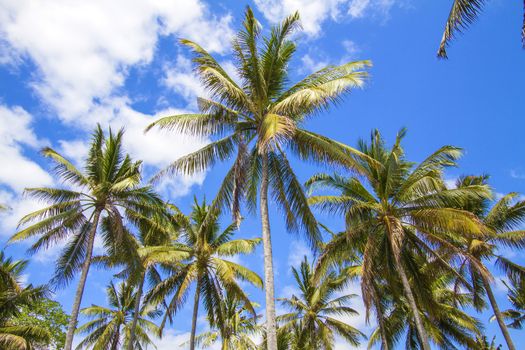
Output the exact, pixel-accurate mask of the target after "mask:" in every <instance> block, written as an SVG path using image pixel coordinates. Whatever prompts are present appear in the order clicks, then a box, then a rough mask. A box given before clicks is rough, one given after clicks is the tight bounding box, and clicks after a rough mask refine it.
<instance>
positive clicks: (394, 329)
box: [369, 252, 482, 349]
mask: <svg viewBox="0 0 525 350" xmlns="http://www.w3.org/2000/svg"><path fill="white" fill-rule="evenodd" d="M414 253H415V252H411V254H414ZM414 260H415V261H420V262H421V264H420V265H419V266H420V271H421V273H422V275H423V276H424V279H425V280H424V281H423V280H419V281H418V282H419V283H421V282H423V283H427V284H428V285H429V288H428V289H429V290H430V291H431V294H430V295H426V296H425V298H420V305H419V307H420V308H421V310H423V311H424V312H422V317H423V324H424V326H425V329H426V331H427V334H428V335H429V337H430V338H431V339H432V341H433V342H434V343H435V344H436V345H437V346H438V348H439V349H457V348H458V345H460V346H461V348H465V349H477V347H476V337H477V336H478V334H480V333H481V331H480V330H481V329H482V328H481V327H482V325H481V323H480V322H479V321H478V320H477V319H476V318H474V317H472V316H470V315H468V314H467V313H466V312H465V311H463V310H462V309H463V308H466V307H470V306H472V302H473V295H472V293H470V292H462V291H459V292H458V291H456V290H454V289H453V288H451V287H450V286H451V284H452V282H453V280H454V277H455V275H454V274H452V273H450V272H447V271H443V268H441V267H440V266H437V265H438V264H436V263H435V262H433V263H425V262H424V261H425V257H424V256H416V257H414ZM379 285H380V288H379V291H378V294H379V299H380V303H381V307H382V312H383V320H382V323H383V328H384V329H383V330H382V329H381V328H380V327H377V328H376V329H375V330H374V332H373V333H372V334H371V336H370V339H369V348H371V347H372V346H373V345H375V344H377V343H379V342H381V343H382V344H385V343H386V346H384V345H383V347H382V349H384V348H386V349H394V348H395V346H396V344H398V343H399V342H400V340H402V337H403V335H405V338H406V340H405V348H406V349H420V348H421V341H420V339H419V337H418V332H417V329H416V327H415V323H414V321H413V319H412V318H411V317H410V307H409V306H408V305H407V303H406V299H405V298H401V299H400V298H397V297H396V293H394V292H392V291H391V290H390V286H389V285H387V284H379ZM412 288H414V289H417V288H418V287H417V286H414V285H413V286H412ZM383 337H384V338H385V339H383Z"/></svg>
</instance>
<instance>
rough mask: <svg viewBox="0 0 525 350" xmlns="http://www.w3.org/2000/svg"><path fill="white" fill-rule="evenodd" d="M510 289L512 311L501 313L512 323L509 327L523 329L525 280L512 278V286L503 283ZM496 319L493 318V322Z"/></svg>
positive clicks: (509, 296)
mask: <svg viewBox="0 0 525 350" xmlns="http://www.w3.org/2000/svg"><path fill="white" fill-rule="evenodd" d="M503 283H504V284H505V286H507V288H508V298H509V301H510V302H511V304H512V308H511V309H507V310H505V311H502V312H501V315H502V316H503V318H504V319H506V320H508V321H510V323H508V324H507V326H508V327H510V328H514V329H522V328H523V324H524V323H525V279H523V278H518V277H517V276H510V284H509V283H507V282H505V281H503ZM493 319H495V317H494V316H493V317H492V318H491V321H492V320H493Z"/></svg>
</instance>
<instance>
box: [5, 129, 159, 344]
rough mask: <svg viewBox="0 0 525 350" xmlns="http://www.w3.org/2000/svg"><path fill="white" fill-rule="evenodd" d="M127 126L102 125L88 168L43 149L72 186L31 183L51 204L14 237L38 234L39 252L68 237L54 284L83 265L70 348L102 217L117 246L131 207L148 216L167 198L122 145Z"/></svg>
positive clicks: (62, 282) (38, 196) (111, 242)
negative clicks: (144, 176) (145, 181)
mask: <svg viewBox="0 0 525 350" xmlns="http://www.w3.org/2000/svg"><path fill="white" fill-rule="evenodd" d="M123 134H124V133H123V131H122V130H121V131H119V132H118V133H116V134H115V133H113V132H111V130H110V132H109V136H108V137H106V136H105V135H104V132H103V131H102V129H101V128H100V126H98V127H97V129H96V130H95V132H94V133H93V138H92V142H91V147H90V150H89V153H88V156H87V159H86V160H85V165H84V171H81V170H79V169H77V168H76V167H75V166H74V165H73V163H71V162H70V161H69V160H67V159H66V158H65V157H63V156H62V155H60V154H59V153H58V152H56V151H54V150H53V149H51V148H45V149H44V150H43V151H42V153H43V155H44V156H46V157H48V158H50V159H51V160H52V161H53V162H54V163H55V172H56V174H57V176H58V177H59V178H60V179H61V180H62V181H63V182H65V183H68V184H70V185H71V189H64V188H29V189H26V192H27V193H28V194H29V195H30V196H32V197H34V198H36V199H39V200H43V201H45V202H47V203H48V204H49V206H47V207H45V208H44V209H41V210H37V211H35V212H33V213H31V214H28V215H26V216H25V217H23V218H22V219H21V220H20V225H26V224H30V226H29V227H26V228H24V229H22V230H21V231H19V232H18V233H16V234H15V235H14V236H13V237H12V238H11V242H14V241H19V240H23V239H28V238H33V237H37V238H38V239H37V240H36V242H35V243H34V244H33V245H32V247H31V248H30V252H36V251H38V250H40V249H42V248H48V247H49V246H51V245H53V244H57V243H58V242H60V241H63V240H66V239H67V240H68V242H67V244H66V246H65V248H64V249H63V250H62V253H61V255H60V257H59V259H58V261H57V266H56V271H55V276H54V278H53V283H54V284H56V285H58V286H62V285H66V284H68V283H69V282H70V281H71V280H72V278H73V277H74V275H75V274H76V272H77V271H78V270H81V274H80V280H79V282H78V287H77V291H76V293H75V299H74V303H73V307H72V310H71V319H70V321H69V326H68V331H67V335H66V344H65V349H66V350H71V347H72V344H73V335H74V332H75V327H76V324H77V318H78V312H79V309H80V303H81V301H82V295H83V293H84V286H85V284H86V279H87V276H88V271H89V268H90V266H91V260H92V253H93V245H94V241H95V235H96V233H97V228H98V226H99V222H100V221H101V220H102V219H103V218H106V219H107V220H108V222H109V225H111V226H112V227H113V228H114V229H113V230H111V231H110V232H111V233H113V234H110V235H106V236H104V245H105V246H106V247H111V246H118V245H120V244H121V243H122V242H126V241H127V240H126V239H124V235H125V230H124V229H123V220H124V219H123V215H124V216H125V215H126V214H127V212H128V211H131V212H140V213H142V214H143V215H149V214H150V213H153V212H156V211H157V210H158V208H160V207H161V206H162V201H161V200H160V198H159V197H158V196H157V195H156V194H155V193H154V192H153V190H152V189H151V188H150V187H149V186H141V185H140V180H141V176H140V166H141V162H134V161H132V159H131V158H130V157H129V156H128V155H124V152H123V149H122V137H123Z"/></svg>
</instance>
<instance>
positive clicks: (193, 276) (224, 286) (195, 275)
mask: <svg viewBox="0 0 525 350" xmlns="http://www.w3.org/2000/svg"><path fill="white" fill-rule="evenodd" d="M178 222H179V224H180V227H181V237H180V241H173V242H172V243H171V244H170V245H164V246H159V247H145V248H143V249H141V251H142V254H143V255H144V256H145V257H146V259H147V260H149V261H154V262H156V263H163V264H170V263H173V264H174V267H173V269H172V271H171V273H170V275H169V276H168V277H167V278H166V279H164V280H163V281H162V282H160V283H158V284H157V285H156V286H155V287H154V288H153V289H152V290H151V291H150V292H149V293H148V297H147V299H148V300H151V301H158V302H160V301H162V300H164V299H166V298H168V297H169V298H170V299H171V300H170V302H169V303H168V306H167V309H166V312H165V315H164V318H163V320H162V323H161V330H162V329H163V328H164V326H165V324H166V321H167V320H168V319H171V317H172V316H173V314H174V313H175V312H176V311H177V310H179V309H180V308H181V307H182V305H183V304H184V301H185V300H186V297H187V295H188V292H189V288H190V286H191V285H192V284H194V283H195V285H196V286H195V297H194V300H193V316H192V324H191V338H190V349H191V350H194V349H195V333H196V329H197V317H198V312H199V303H200V300H201V298H202V299H203V302H204V307H205V308H206V311H207V313H208V320H210V322H211V323H212V324H222V323H223V319H224V318H223V317H224V316H223V314H222V309H221V307H220V305H221V302H222V299H224V297H225V296H224V291H225V292H226V293H227V294H228V295H230V296H232V297H235V298H238V299H239V300H242V302H243V303H244V306H245V307H246V309H247V310H249V311H250V312H251V313H252V314H253V315H255V310H254V309H253V306H252V304H251V302H250V300H249V299H248V297H247V296H246V294H245V292H244V291H243V289H242V288H241V287H240V286H239V283H238V280H243V281H247V282H249V283H251V284H253V285H255V286H257V287H261V288H262V280H261V278H260V277H259V276H258V275H257V274H256V273H255V272H253V271H251V270H249V269H248V268H246V267H244V266H242V265H240V264H237V263H235V262H233V261H230V260H228V257H233V256H237V255H239V254H249V253H251V252H253V251H254V249H255V248H256V246H257V245H258V244H259V243H260V239H258V238H257V239H232V236H233V233H234V231H235V229H236V227H237V225H236V224H235V223H233V224H231V225H229V226H228V227H227V228H226V229H225V230H224V231H221V230H220V225H219V212H218V211H217V210H213V209H212V208H210V206H208V205H206V202H204V201H203V202H202V204H199V203H198V202H197V200H195V203H194V205H193V211H192V213H191V216H190V217H189V218H188V217H185V216H183V215H180V216H179V218H178ZM170 295H171V296H170Z"/></svg>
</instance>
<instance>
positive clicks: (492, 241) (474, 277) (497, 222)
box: [456, 176, 525, 350]
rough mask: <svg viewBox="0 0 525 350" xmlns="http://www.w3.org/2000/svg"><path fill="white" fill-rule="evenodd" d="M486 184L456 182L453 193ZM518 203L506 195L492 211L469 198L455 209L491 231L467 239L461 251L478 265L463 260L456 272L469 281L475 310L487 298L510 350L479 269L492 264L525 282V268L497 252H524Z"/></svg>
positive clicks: (524, 212) (524, 211)
mask: <svg viewBox="0 0 525 350" xmlns="http://www.w3.org/2000/svg"><path fill="white" fill-rule="evenodd" d="M487 181H488V177H487V176H465V177H461V178H459V179H458V181H457V182H456V189H458V190H461V189H463V188H467V187H469V186H472V185H477V186H479V185H486V183H487ZM517 199H518V194H517V193H509V194H507V195H505V196H503V197H502V198H501V199H499V200H498V201H496V202H495V203H494V204H493V205H492V207H491V202H490V201H489V200H487V199H484V198H477V199H476V198H470V199H468V200H465V201H464V202H462V203H460V205H458V208H460V209H464V210H468V211H470V212H472V213H473V214H474V215H476V216H477V217H478V218H479V220H480V221H482V222H483V224H484V225H485V226H486V227H487V228H488V229H490V232H488V233H486V234H485V235H483V236H467V237H468V240H467V241H466V242H464V245H463V249H464V250H465V251H466V252H467V254H468V255H470V256H473V257H475V258H476V261H480V262H481V264H479V263H472V262H473V261H472V260H470V259H465V260H464V261H462V262H461V264H460V269H459V272H460V273H461V274H465V275H466V276H469V277H470V279H471V283H472V286H473V289H474V293H475V295H476V300H475V301H476V303H475V306H476V308H477V309H478V310H479V309H482V308H483V307H484V306H485V303H484V301H483V296H484V295H486V296H487V297H488V299H489V302H490V305H491V307H492V310H493V312H494V316H495V318H496V320H497V321H498V325H499V327H500V329H501V332H502V333H503V336H504V338H505V341H506V342H507V346H508V347H509V349H511V350H512V349H515V346H514V344H513V342H512V338H511V336H510V334H509V331H508V329H507V326H506V325H505V320H504V317H503V315H502V313H501V311H500V309H499V306H498V303H497V301H496V297H495V296H494V293H493V291H492V287H491V280H490V279H489V276H487V275H486V274H485V273H483V271H481V270H480V269H481V268H483V269H485V266H484V265H485V264H487V263H490V262H492V261H494V263H495V265H496V267H498V268H501V269H502V270H503V271H505V272H506V273H507V274H508V275H509V276H511V277H513V278H515V279H517V278H523V279H525V267H523V266H520V265H518V264H516V263H514V262H513V261H511V260H510V259H509V258H507V257H506V256H505V254H502V253H500V252H498V248H499V247H501V246H505V247H509V248H512V249H516V250H518V249H523V248H525V230H521V229H520V228H521V225H522V224H523V223H524V222H525V201H523V200H517Z"/></svg>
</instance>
